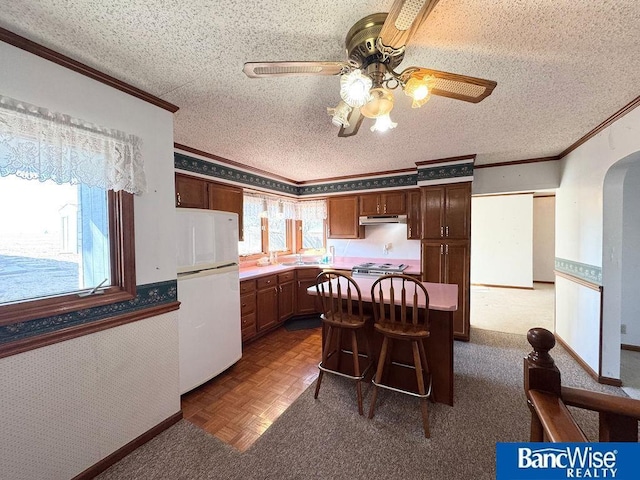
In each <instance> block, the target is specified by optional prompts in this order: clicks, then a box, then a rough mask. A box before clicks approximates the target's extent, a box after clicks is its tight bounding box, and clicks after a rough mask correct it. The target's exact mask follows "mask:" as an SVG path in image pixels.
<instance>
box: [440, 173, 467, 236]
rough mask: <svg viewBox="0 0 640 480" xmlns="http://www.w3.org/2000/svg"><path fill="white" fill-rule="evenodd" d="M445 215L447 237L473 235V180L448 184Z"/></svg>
mask: <svg viewBox="0 0 640 480" xmlns="http://www.w3.org/2000/svg"><path fill="white" fill-rule="evenodd" d="M444 216H445V221H444V225H445V237H447V238H462V239H468V238H469V237H470V236H471V182H464V183H454V184H451V185H447V188H446V200H445V214H444Z"/></svg>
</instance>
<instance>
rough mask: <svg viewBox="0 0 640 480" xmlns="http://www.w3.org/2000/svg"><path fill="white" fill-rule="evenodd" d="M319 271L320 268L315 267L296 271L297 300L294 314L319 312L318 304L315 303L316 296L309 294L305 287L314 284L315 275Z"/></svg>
mask: <svg viewBox="0 0 640 480" xmlns="http://www.w3.org/2000/svg"><path fill="white" fill-rule="evenodd" d="M319 273H320V269H317V268H305V269H301V270H298V271H297V272H296V277H297V283H296V285H297V302H296V306H297V309H296V314H297V315H311V314H314V313H319V311H320V310H318V304H317V303H316V298H317V297H316V296H315V295H309V294H308V293H307V288H309V287H311V286H313V285H315V284H316V277H317V276H318V274H319Z"/></svg>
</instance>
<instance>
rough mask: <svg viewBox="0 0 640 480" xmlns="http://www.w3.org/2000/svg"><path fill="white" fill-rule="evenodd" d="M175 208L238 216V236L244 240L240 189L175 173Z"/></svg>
mask: <svg viewBox="0 0 640 480" xmlns="http://www.w3.org/2000/svg"><path fill="white" fill-rule="evenodd" d="M176 207H181V208H206V209H209V210H220V211H222V212H232V213H237V214H238V236H239V238H240V240H242V239H243V238H244V229H243V222H242V212H243V196H242V188H240V187H235V186H233V185H226V184H224V183H216V182H210V181H209V180H205V179H204V178H199V177H192V176H190V175H184V174H182V173H176Z"/></svg>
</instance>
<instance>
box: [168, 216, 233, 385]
mask: <svg viewBox="0 0 640 480" xmlns="http://www.w3.org/2000/svg"><path fill="white" fill-rule="evenodd" d="M176 217H177V218H176V224H177V246H178V248H177V255H178V300H179V301H180V309H179V310H178V325H179V329H178V332H179V356H180V394H183V393H185V392H188V391H189V390H192V389H194V388H195V387H197V386H199V385H202V384H203V383H205V382H206V381H208V380H210V379H212V378H213V377H215V376H216V375H218V374H219V373H221V372H223V371H224V370H226V369H227V368H229V367H230V366H231V365H233V364H234V363H236V362H237V361H238V360H239V359H240V357H241V356H242V337H241V331H240V279H239V274H238V215H237V214H236V213H229V212H218V211H215V210H200V209H194V208H176Z"/></svg>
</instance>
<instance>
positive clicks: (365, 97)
mask: <svg viewBox="0 0 640 480" xmlns="http://www.w3.org/2000/svg"><path fill="white" fill-rule="evenodd" d="M372 85H373V81H372V80H371V78H370V77H368V76H367V75H365V74H363V73H362V71H361V70H359V69H356V70H353V71H352V72H350V73H347V74H345V75H342V77H341V78H340V97H342V100H344V101H345V102H346V103H347V105H349V106H350V107H352V108H356V107H361V106H363V105H364V104H365V103H367V102H368V101H369V100H370V98H371V95H370V93H369V91H370V90H371V86H372Z"/></svg>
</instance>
